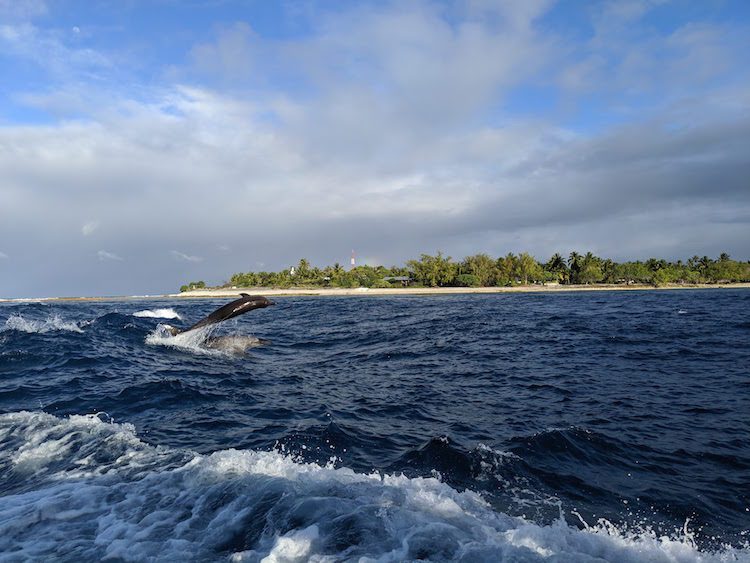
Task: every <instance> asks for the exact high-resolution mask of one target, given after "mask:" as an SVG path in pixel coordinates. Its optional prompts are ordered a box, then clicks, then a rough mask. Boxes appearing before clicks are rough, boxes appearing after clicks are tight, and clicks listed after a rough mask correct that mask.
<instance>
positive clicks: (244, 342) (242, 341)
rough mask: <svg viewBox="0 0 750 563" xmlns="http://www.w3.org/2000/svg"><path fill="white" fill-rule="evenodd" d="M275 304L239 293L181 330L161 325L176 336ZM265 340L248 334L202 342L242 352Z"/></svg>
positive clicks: (211, 346) (212, 338) (208, 346)
mask: <svg viewBox="0 0 750 563" xmlns="http://www.w3.org/2000/svg"><path fill="white" fill-rule="evenodd" d="M270 305H275V303H274V302H273V301H270V300H268V299H266V298H265V297H263V296H261V295H248V294H247V293H240V298H239V299H236V300H234V301H232V302H231V303H227V304H226V305H222V306H221V307H219V308H218V309H216V310H215V311H214V312H213V313H211V314H210V315H208V316H207V317H205V318H203V319H201V320H199V321H198V322H197V323H195V324H194V325H192V326H191V327H189V328H186V329H185V330H181V329H179V328H177V327H174V326H171V325H163V326H164V328H165V329H166V330H167V331H168V332H169V333H170V334H171V335H172V336H177V335H178V334H185V333H187V332H190V331H192V330H196V329H199V328H203V327H207V326H210V325H214V324H217V323H220V322H222V321H226V320H227V319H232V318H234V317H237V316H239V315H242V314H244V313H247V312H248V311H252V310H253V309H262V308H264V307H269V306H270ZM267 342H268V341H267V340H263V339H260V338H254V337H250V336H217V337H208V338H206V340H205V342H204V344H205V346H206V347H207V348H214V349H224V348H227V349H228V350H229V351H232V352H244V351H245V350H246V349H247V348H249V347H250V346H257V345H259V344H265V343H267Z"/></svg>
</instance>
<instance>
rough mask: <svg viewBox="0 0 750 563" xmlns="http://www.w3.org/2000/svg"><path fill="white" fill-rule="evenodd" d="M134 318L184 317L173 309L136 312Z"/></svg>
mask: <svg viewBox="0 0 750 563" xmlns="http://www.w3.org/2000/svg"><path fill="white" fill-rule="evenodd" d="M133 316H134V317H142V318H147V319H182V317H181V316H180V315H179V314H178V313H177V311H175V310H174V309H172V308H169V309H146V310H144V311H136V312H135V313H133Z"/></svg>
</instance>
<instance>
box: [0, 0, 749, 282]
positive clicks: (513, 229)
mask: <svg viewBox="0 0 750 563" xmlns="http://www.w3.org/2000/svg"><path fill="white" fill-rule="evenodd" d="M748 53H750V2H747V1H745V0H701V1H699V2H696V1H693V0H674V1H668V0H664V1H661V0H617V1H612V2H608V1H602V2H595V1H591V2H578V1H562V0H559V1H558V2H554V1H552V0H518V1H510V0H509V1H502V2H501V1H499V0H498V1H495V2H493V1H484V0H456V1H454V2H452V1H445V2H431V1H415V2H409V1H395V2H392V3H391V2H385V1H378V2H350V1H346V2H343V1H342V2H332V1H316V0H312V1H280V2H266V1H262V0H257V1H250V0H243V1H236V2H234V1H231V0H225V1H222V0H204V1H199V0H184V1H182V0H181V1H178V0H150V1H146V0H143V1H139V0H125V1H122V2H111V1H104V0H78V1H73V0H48V1H45V0H0V297H23V296H47V295H112V294H144V293H161V292H167V291H173V290H176V289H177V288H178V287H179V285H180V284H182V283H185V282H187V281H190V280H197V279H204V280H206V281H207V282H209V283H217V282H221V281H224V280H226V279H228V277H229V276H230V275H231V274H232V273H233V272H237V271H247V270H259V269H280V268H282V267H286V266H288V265H290V264H293V263H296V262H297V261H298V260H299V258H301V257H306V258H308V259H309V260H310V261H311V262H312V263H313V264H319V265H324V264H330V263H333V262H336V261H338V262H341V263H346V262H347V261H348V258H349V255H350V252H351V250H352V249H355V250H356V251H357V256H358V259H359V260H360V261H361V262H368V263H372V264H375V263H382V264H385V265H390V264H400V263H402V262H403V261H404V260H406V259H408V258H412V257H415V256H418V255H419V253H421V252H428V253H434V252H435V251H437V250H438V249H440V250H443V251H444V252H446V253H448V254H450V255H452V256H453V257H454V258H461V257H463V256H465V255H467V254H473V253H475V252H487V253H489V254H491V255H494V256H497V255H501V254H505V253H507V252H509V251H513V252H521V251H528V252H531V253H532V254H534V255H535V256H537V258H539V259H543V260H546V259H547V258H548V257H549V256H550V255H551V254H552V253H554V252H561V253H564V254H567V253H569V252H570V251H571V250H578V251H580V252H585V251H589V250H591V251H593V252H594V253H596V254H600V255H604V256H609V257H612V258H615V259H628V258H632V259H636V258H641V259H645V258H648V257H650V256H659V257H665V258H684V257H687V256H690V255H693V254H700V255H703V254H709V255H712V256H715V255H717V254H718V253H720V252H722V251H727V252H729V253H730V254H731V255H732V256H734V257H735V258H738V259H744V260H747V259H748V258H750V62H749V59H748Z"/></svg>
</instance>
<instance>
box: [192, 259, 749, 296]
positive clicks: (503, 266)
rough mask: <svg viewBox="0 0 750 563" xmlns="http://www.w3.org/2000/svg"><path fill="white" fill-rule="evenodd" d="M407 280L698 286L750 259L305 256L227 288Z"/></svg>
mask: <svg viewBox="0 0 750 563" xmlns="http://www.w3.org/2000/svg"><path fill="white" fill-rule="evenodd" d="M390 278H408V284H409V285H410V286H413V287H456V286H458V287H482V286H485V287H489V286H512V285H526V284H530V283H531V284H549V283H559V284H650V285H654V286H660V285H665V284H697V283H728V282H746V281H750V261H748V262H738V261H736V260H732V259H731V258H730V257H729V255H728V254H726V253H723V254H721V256H719V258H718V259H716V260H713V259H711V258H709V257H708V256H703V257H702V258H701V257H698V256H693V257H692V258H690V259H688V260H687V262H683V261H682V260H678V261H677V262H668V261H666V260H659V259H656V258H650V259H649V260H646V261H645V262H641V261H635V262H622V263H617V262H614V261H612V260H610V259H608V258H607V259H604V258H600V257H598V256H594V255H593V254H592V253H591V252H587V253H586V254H585V255H582V254H579V253H578V252H571V253H570V255H569V256H568V258H567V259H565V258H564V257H563V256H561V255H560V254H554V255H553V256H552V257H551V258H550V259H549V260H548V261H547V262H545V263H540V262H538V261H537V260H536V259H535V258H534V257H533V256H531V255H530V254H527V253H526V252H523V253H521V254H519V255H515V254H513V253H509V254H507V255H505V256H501V257H500V258H497V259H495V258H492V257H490V256H488V255H487V254H475V255H474V256H467V257H466V258H464V259H463V260H462V261H460V262H454V261H453V260H452V259H451V257H450V256H444V255H443V253H442V252H438V253H437V255H435V256H431V255H429V254H422V255H421V256H420V258H419V260H409V261H408V262H407V263H406V266H405V267H398V266H391V267H390V268H385V267H383V266H357V267H355V268H352V269H351V270H348V271H347V270H345V269H344V268H342V267H341V265H340V264H338V263H336V264H334V265H333V266H326V267H325V268H318V267H316V266H312V265H311V264H310V262H308V261H307V260H305V259H304V258H303V259H301V260H300V261H299V263H298V264H297V265H296V266H295V267H294V268H289V269H287V270H282V271H281V272H245V273H239V274H234V275H233V276H232V277H231V279H230V280H229V282H228V283H226V284H225V285H224V287H231V286H234V287H269V288H270V287H273V288H289V287H345V288H351V287H400V286H401V285H403V284H404V281H403V280H402V279H390ZM205 287H206V284H205V283H204V282H202V281H198V282H190V283H189V284H186V285H183V286H182V287H181V288H180V291H188V290H191V289H200V288H205Z"/></svg>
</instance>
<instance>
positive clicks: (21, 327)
mask: <svg viewBox="0 0 750 563" xmlns="http://www.w3.org/2000/svg"><path fill="white" fill-rule="evenodd" d="M5 330H17V331H20V332H28V333H46V332H54V331H68V332H83V330H81V327H80V326H79V325H78V323H74V322H70V321H65V320H63V319H62V318H61V317H60V316H59V315H52V316H50V317H47V318H46V319H44V320H43V321H40V320H32V319H25V318H24V317H23V316H21V315H11V316H10V317H9V318H8V319H7V320H6V321H5Z"/></svg>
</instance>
